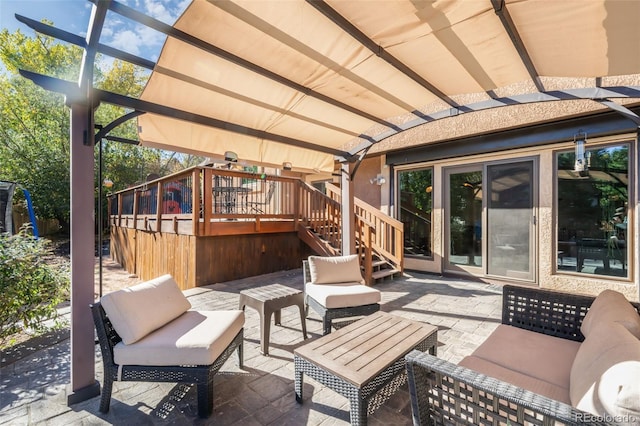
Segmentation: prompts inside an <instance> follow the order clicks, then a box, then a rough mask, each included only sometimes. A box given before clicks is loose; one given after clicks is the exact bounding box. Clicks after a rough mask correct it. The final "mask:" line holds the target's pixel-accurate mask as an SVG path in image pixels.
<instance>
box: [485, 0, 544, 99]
mask: <svg viewBox="0 0 640 426" xmlns="http://www.w3.org/2000/svg"><path fill="white" fill-rule="evenodd" d="M491 4H492V5H493V10H494V11H495V12H496V15H498V18H500V22H501V23H502V26H503V27H504V29H505V31H506V32H507V34H508V35H509V38H510V39H511V42H512V43H513V46H514V47H515V48H516V51H517V52H518V55H520V60H522V63H523V65H524V66H525V68H526V69H527V72H528V73H529V76H530V77H531V80H532V81H533V84H535V85H536V88H537V89H538V91H539V92H544V91H545V90H544V86H543V85H542V83H541V82H540V74H539V73H538V71H537V70H536V67H535V65H534V64H533V61H532V60H531V56H529V52H528V51H527V48H526V47H525V45H524V42H523V41H522V38H521V37H520V33H518V28H517V27H516V24H515V23H514V22H513V19H511V15H510V14H509V10H508V9H507V6H506V5H505V3H504V0H491Z"/></svg>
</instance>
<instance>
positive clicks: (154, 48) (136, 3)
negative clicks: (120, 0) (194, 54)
mask: <svg viewBox="0 0 640 426" xmlns="http://www.w3.org/2000/svg"><path fill="white" fill-rule="evenodd" d="M124 3H125V4H127V5H128V6H129V7H132V8H134V9H136V10H138V11H140V12H143V13H144V14H146V15H148V16H151V17H152V18H155V19H157V20H159V21H162V22H164V23H166V24H169V25H173V24H174V23H175V21H176V20H177V19H178V17H179V16H180V15H181V14H182V12H184V10H185V8H186V7H187V6H188V5H189V4H190V3H191V0H179V1H176V0H125V1H124ZM101 38H102V41H103V42H104V43H105V44H108V45H110V46H112V47H115V48H117V49H120V50H124V51H126V52H129V53H131V54H134V55H138V56H143V57H145V58H147V59H149V58H150V59H152V60H156V59H157V58H158V56H159V54H160V49H161V47H162V45H163V44H164V41H165V39H166V36H165V35H164V34H162V33H160V32H158V31H155V30H153V29H151V28H149V27H146V26H144V25H140V24H137V23H135V22H133V21H130V20H128V19H126V18H123V17H121V16H119V15H117V14H115V13H112V12H108V15H107V19H106V21H105V26H104V28H103V30H102V37H101Z"/></svg>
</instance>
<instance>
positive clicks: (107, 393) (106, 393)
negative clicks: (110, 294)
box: [91, 302, 243, 418]
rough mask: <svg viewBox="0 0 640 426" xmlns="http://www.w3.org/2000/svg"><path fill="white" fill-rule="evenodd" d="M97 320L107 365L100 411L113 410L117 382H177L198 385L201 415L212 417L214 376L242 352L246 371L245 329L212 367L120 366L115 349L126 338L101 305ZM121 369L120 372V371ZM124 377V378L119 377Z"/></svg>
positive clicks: (96, 308) (97, 306) (95, 308)
mask: <svg viewBox="0 0 640 426" xmlns="http://www.w3.org/2000/svg"><path fill="white" fill-rule="evenodd" d="M91 312H92V314H93V321H94V323H95V326H96V333H97V335H98V341H99V343H100V351H101V352H102V362H103V365H104V383H103V385H102V395H101V398H100V412H102V413H106V412H108V411H109V406H110V403H111V391H112V389H113V382H114V381H116V380H118V381H135V382H176V383H194V384H196V386H197V392H198V416H199V417H202V418H206V417H209V416H210V415H211V413H212V411H213V376H214V375H215V374H216V373H217V372H218V370H220V367H222V365H223V364H224V363H225V362H226V361H227V359H228V358H229V357H230V356H231V354H232V353H233V352H234V351H235V350H236V349H237V350H238V363H239V366H240V368H242V364H243V362H242V360H243V356H242V342H243V330H240V332H239V333H238V334H237V335H236V337H235V338H234V339H233V341H232V342H231V344H230V345H229V346H228V347H227V348H226V349H225V350H224V351H223V352H222V354H221V355H220V356H219V357H218V358H217V359H216V360H215V361H214V362H213V364H211V365H193V366H185V365H176V366H151V365H118V364H116V363H115V362H114V358H113V347H114V346H115V345H117V344H118V343H119V342H120V341H121V340H122V339H121V338H120V336H119V335H118V333H117V332H116V331H115V329H114V328H113V325H112V324H111V321H109V318H108V317H107V315H106V313H105V311H104V309H103V308H102V305H101V304H100V302H96V303H94V304H93V305H91ZM119 369H121V371H120V373H118V370H119ZM118 374H120V377H118Z"/></svg>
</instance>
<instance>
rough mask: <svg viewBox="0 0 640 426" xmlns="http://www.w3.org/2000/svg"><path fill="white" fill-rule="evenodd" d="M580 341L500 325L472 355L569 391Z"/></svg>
mask: <svg viewBox="0 0 640 426" xmlns="http://www.w3.org/2000/svg"><path fill="white" fill-rule="evenodd" d="M579 348H580V343H579V342H574V341H572V340H566V339H561V338H559V337H552V336H547V335H544V334H541V333H536V332H533V331H527V330H523V329H521V328H518V327H513V326H510V325H504V324H501V325H499V326H498V327H497V328H496V329H495V330H494V331H493V333H491V335H490V336H489V337H488V338H487V340H485V341H484V342H483V343H482V344H481V345H480V346H479V347H478V348H477V349H476V350H475V351H474V352H473V354H472V355H474V356H476V357H478V358H482V359H484V360H487V361H491V362H493V363H495V364H498V365H501V366H503V367H505V368H507V369H509V370H513V371H516V372H518V373H522V374H525V375H527V376H530V377H534V378H537V379H540V380H543V381H545V382H548V383H552V384H554V385H557V386H559V387H561V388H566V389H569V381H570V375H571V366H572V365H573V360H574V359H575V357H576V353H577V352H578V349H579Z"/></svg>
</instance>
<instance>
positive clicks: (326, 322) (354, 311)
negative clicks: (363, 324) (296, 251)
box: [302, 256, 380, 335]
mask: <svg viewBox="0 0 640 426" xmlns="http://www.w3.org/2000/svg"><path fill="white" fill-rule="evenodd" d="M349 257H353V256H349ZM338 258H343V259H344V258H347V256H337V257H334V258H333V259H338ZM325 259H329V258H325ZM350 263H351V262H350ZM355 263H357V265H358V266H357V268H358V269H357V271H358V272H357V274H358V275H360V280H362V276H361V274H360V272H359V270H360V269H359V268H360V266H359V263H358V260H357V258H356V259H355ZM340 267H341V266H340V265H335V270H334V271H333V273H335V275H337V276H339V277H340V278H339V280H344V276H346V274H345V275H344V276H343V275H342V274H341V273H340ZM302 270H303V275H304V283H305V295H304V300H305V307H306V311H307V314H308V311H309V306H311V307H312V308H313V310H314V311H316V312H317V313H318V315H320V316H321V317H322V327H323V335H326V334H329V333H331V325H332V321H333V320H334V319H338V318H350V317H359V316H363V315H370V314H372V313H374V312H377V311H379V310H380V303H379V301H380V292H379V291H378V290H375V289H372V288H370V287H367V286H365V285H363V284H360V283H359V282H349V283H347V282H345V283H342V282H334V283H332V284H326V285H319V286H318V285H315V283H314V282H313V280H312V274H311V271H310V266H309V261H308V260H303V261H302ZM355 278H357V277H355ZM347 281H351V280H350V279H349V280H347ZM354 281H355V280H354ZM343 284H349V285H350V286H349V288H351V289H352V290H353V291H352V292H351V293H352V294H350V295H347V297H349V298H350V299H351V301H354V300H355V299H358V300H359V302H357V303H348V304H347V306H343V305H344V304H341V303H339V304H338V305H337V306H334V305H333V304H330V303H327V300H326V299H328V298H325V300H320V298H318V299H319V300H316V298H314V297H313V295H310V294H309V285H313V286H314V290H315V289H316V288H318V287H325V288H327V289H329V290H328V291H331V288H332V287H333V288H335V289H336V291H339V290H341V288H340V287H341V286H342V285H343ZM353 284H360V285H353ZM344 288H345V287H342V289H344ZM354 296H355V297H354ZM339 297H341V296H340V295H337V294H336V295H335V296H330V298H331V299H332V300H335V299H336V298H339ZM361 300H366V302H364V303H363V302H360V301H361ZM372 301H375V303H372Z"/></svg>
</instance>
